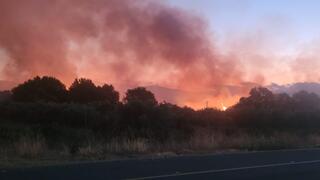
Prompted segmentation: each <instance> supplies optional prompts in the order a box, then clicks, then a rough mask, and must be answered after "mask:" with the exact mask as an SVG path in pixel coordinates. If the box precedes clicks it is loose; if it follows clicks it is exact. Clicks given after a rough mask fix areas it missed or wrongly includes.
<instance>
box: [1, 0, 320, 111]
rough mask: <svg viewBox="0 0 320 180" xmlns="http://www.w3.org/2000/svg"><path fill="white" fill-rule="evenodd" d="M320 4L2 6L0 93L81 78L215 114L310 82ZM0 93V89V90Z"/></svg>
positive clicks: (75, 0)
mask: <svg viewBox="0 0 320 180" xmlns="http://www.w3.org/2000/svg"><path fill="white" fill-rule="evenodd" d="M317 7H319V2H316V1H311V0H310V1H289V0H285V1H281V2H279V1H276V0H272V1H260V0H255V1H254V0H242V1H237V0H226V1H217V0H215V1H209V0H200V1H191V0H187V1H185V0H167V1H163V2H161V3H160V2H159V1H155V0H154V1H153V0H141V1H134V0H91V1H85V0H69V1H64V0H56V1H51V0H29V1H19V0H0V20H1V22H2V25H1V26H0V80H1V81H0V82H2V83H0V86H1V85H2V89H4V88H9V87H11V86H14V85H15V84H17V83H20V82H22V81H24V80H27V79H28V78H31V77H34V76H36V75H40V76H42V75H50V76H55V77H57V78H59V79H61V80H63V81H64V83H66V84H67V85H69V84H70V83H71V82H72V80H73V79H74V78H77V77H87V78H90V79H93V80H94V81H95V82H96V83H98V84H99V83H110V84H113V85H115V87H116V88H117V89H118V90H120V91H124V90H125V89H127V88H131V87H135V86H147V87H149V89H151V90H153V91H155V92H156V95H157V96H158V97H160V100H163V101H170V102H173V103H178V104H179V105H188V106H191V107H194V108H201V107H204V106H205V105H206V103H208V105H209V106H215V107H219V108H222V106H230V105H232V104H234V103H235V102H237V101H238V99H239V97H241V96H245V95H247V93H248V91H249V89H250V88H252V87H253V86H257V85H269V84H271V83H278V84H288V83H295V82H306V81H308V82H309V81H310V82H311V81H312V82H318V81H319V71H318V70H317V68H318V67H319V66H320V63H319V61H318V43H319V37H318V36H319V35H318V34H319V32H320V26H319V25H318V20H317V17H319V15H320V14H319V13H320V12H319V11H318V10H317ZM0 88H1V87H0Z"/></svg>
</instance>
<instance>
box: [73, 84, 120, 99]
mask: <svg viewBox="0 0 320 180" xmlns="http://www.w3.org/2000/svg"><path fill="white" fill-rule="evenodd" d="M69 95H70V100H71V101H72V102H76V103H92V102H105V103H108V104H110V105H115V104H117V103H118V102H119V93H118V92H117V91H115V90H114V88H113V86H112V85H107V84H104V85H103V86H96V85H95V84H94V83H93V82H92V81H91V80H90V79H84V78H80V79H75V81H74V82H73V83H72V85H71V86H70V88H69Z"/></svg>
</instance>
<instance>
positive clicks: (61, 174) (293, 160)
mask: <svg viewBox="0 0 320 180" xmlns="http://www.w3.org/2000/svg"><path fill="white" fill-rule="evenodd" d="M0 179H1V180H7V179H10V180H18V179H19V180H20V179H25V180H29V179H30V180H36V179H41V180H47V179H48V180H51V179H52V180H60V179H68V180H73V179H74V180H83V179H89V180H96V179H99V180H100V179H103V180H105V179H132V180H133V179H136V180H138V179H210V180H211V179H222V180H229V179H258V180H277V179H281V180H283V179H290V180H293V179H299V180H300V179H316V180H319V179H320V149H305V150H289V151H269V152H253V153H234V154H220V155H192V156H178V157H170V158H157V159H131V160H119V161H102V162H91V163H89V162H88V163H78V164H75V163H73V164H64V165H56V166H46V167H32V168H14V169H0Z"/></svg>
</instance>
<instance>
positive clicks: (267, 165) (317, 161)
mask: <svg viewBox="0 0 320 180" xmlns="http://www.w3.org/2000/svg"><path fill="white" fill-rule="evenodd" d="M313 163H320V160H313V161H300V162H295V161H291V162H286V163H275V164H264V165H257V166H245V167H237V168H227V169H212V170H205V171H191V172H185V173H179V174H177V173H175V174H164V175H158V176H146V177H138V178H128V179H127V180H144V179H159V178H166V177H177V176H187V175H198V174H209V173H220V172H229V171H238V170H246V169H258V168H268V167H280V166H289V165H301V164H313Z"/></svg>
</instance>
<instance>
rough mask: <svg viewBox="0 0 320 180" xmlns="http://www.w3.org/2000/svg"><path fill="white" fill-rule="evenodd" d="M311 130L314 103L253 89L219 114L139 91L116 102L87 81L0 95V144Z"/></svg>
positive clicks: (318, 108) (32, 85) (52, 82)
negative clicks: (27, 139)
mask: <svg viewBox="0 0 320 180" xmlns="http://www.w3.org/2000/svg"><path fill="white" fill-rule="evenodd" d="M319 128H320V98H319V97H318V96H317V95H316V94H314V93H308V92H305V91H301V92H298V93H296V94H293V95H292V96H289V95H287V94H274V93H272V92H271V91H269V90H268V89H266V88H263V87H256V88H253V89H252V90H251V91H250V95H249V96H248V97H243V98H241V99H240V101H239V103H237V104H236V105H234V106H233V107H230V108H229V109H228V110H227V111H220V110H218V109H212V108H207V109H202V110H193V109H191V108H188V107H179V106H176V105H173V104H170V103H158V102H157V100H156V98H155V96H154V95H153V93H152V92H150V91H148V90H147V89H145V88H143V87H137V88H134V89H129V90H128V91H127V92H126V94H125V97H124V98H123V100H122V101H120V100H119V93H118V92H117V91H115V89H114V88H113V86H112V85H107V84H105V85H103V86H96V85H95V84H94V83H93V82H92V81H91V80H89V79H76V80H75V81H74V83H73V84H72V85H71V87H70V88H69V89H66V87H65V85H63V84H62V83H61V82H60V81H59V80H57V79H56V78H53V77H36V78H34V79H31V80H28V81H26V82H24V83H22V84H20V85H18V86H17V87H15V88H13V89H12V91H5V92H1V93H0V143H2V142H8V141H10V140H12V139H15V138H18V137H20V136H24V135H39V134H40V135H41V136H42V137H44V138H45V139H47V141H48V143H49V144H53V145H54V144H55V143H58V142H66V143H69V144H71V145H72V146H77V144H80V143H81V142H82V141H83V140H84V139H86V137H92V136H93V137H96V138H100V139H105V140H106V141H107V140H109V139H114V138H123V137H125V138H129V139H137V138H144V139H149V140H152V141H156V142H164V141H169V140H170V139H174V140H185V139H188V138H190V137H192V135H193V133H194V132H195V131H197V130H199V129H210V130H212V131H214V130H218V131H226V132H230V133H232V132H233V131H235V130H239V129H241V130H245V131H248V132H253V133H269V132H272V131H297V132H302V133H303V132H305V131H316V130H317V129H319Z"/></svg>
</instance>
